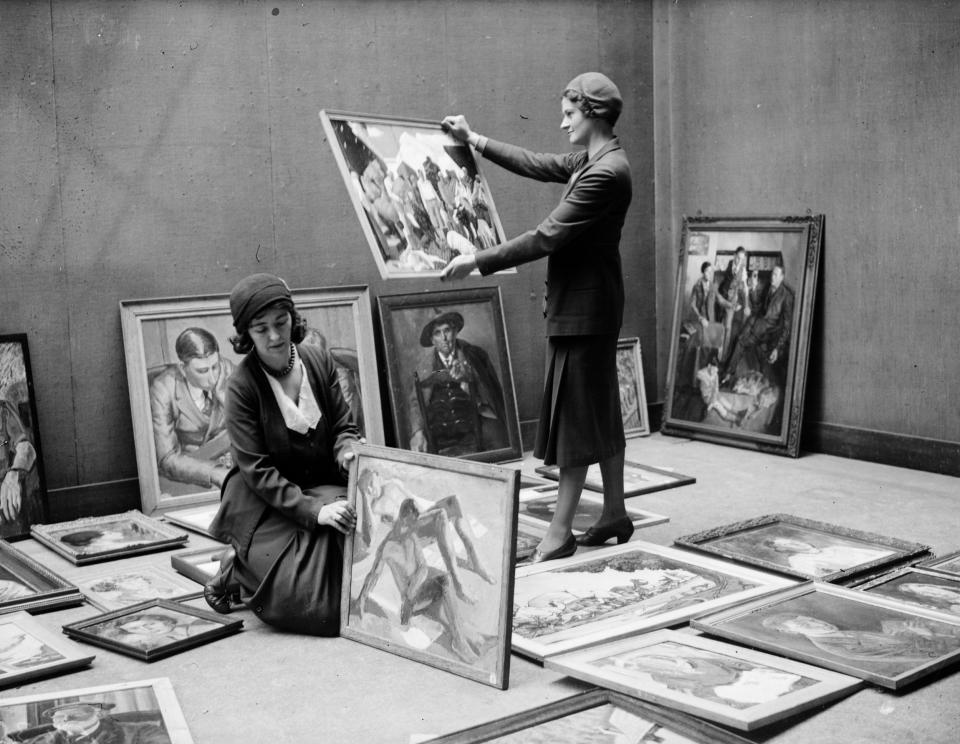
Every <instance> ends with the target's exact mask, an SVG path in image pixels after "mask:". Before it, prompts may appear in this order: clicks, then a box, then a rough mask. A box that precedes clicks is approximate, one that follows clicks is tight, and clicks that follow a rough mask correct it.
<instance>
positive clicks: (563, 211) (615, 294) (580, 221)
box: [476, 138, 632, 336]
mask: <svg viewBox="0 0 960 744" xmlns="http://www.w3.org/2000/svg"><path fill="white" fill-rule="evenodd" d="M483 156H484V157H485V158H487V159H489V160H492V161H493V162H495V163H497V164H498V165H501V166H503V167H504V168H506V169H508V170H510V171H513V172H514V173H517V174H519V175H521V176H526V177H528V178H534V179H536V180H539V181H554V182H558V183H563V182H567V188H566V190H565V191H564V194H563V198H562V199H561V200H560V203H559V204H558V205H557V206H556V207H555V208H554V210H553V211H552V212H551V213H550V214H549V216H548V217H547V218H546V219H545V220H543V222H541V223H540V224H539V225H538V226H537V227H536V228H535V229H534V230H530V231H528V232H525V233H523V234H522V235H519V236H517V237H515V238H513V239H512V240H508V241H507V242H505V243H501V244H500V245H497V246H494V247H493V248H488V249H486V250H483V251H479V252H478V253H477V254H476V257H477V267H478V268H479V269H480V273H481V274H484V275H486V274H491V273H493V272H495V271H500V270H502V269H506V268H510V267H513V266H517V265H519V264H523V263H527V262H529V261H534V260H536V259H538V258H543V257H544V256H547V257H549V258H548V261H547V291H546V297H545V300H544V315H545V316H546V319H547V335H548V336H575V335H600V334H617V333H619V332H620V325H621V322H622V320H623V273H622V269H621V264H620V232H621V230H622V228H623V222H624V219H625V218H626V213H627V208H628V207H629V206H630V199H631V196H632V186H631V180H630V164H629V162H628V161H627V156H626V154H625V153H624V151H623V149H622V148H621V147H620V144H619V141H618V140H617V139H616V138H614V139H613V140H611V141H610V142H608V143H607V144H606V145H604V147H603V148H602V149H601V150H600V151H599V152H598V153H597V154H596V155H595V156H594V157H593V158H591V159H588V158H587V153H586V152H585V151H579V152H572V153H567V154H564V155H550V154H543V153H535V152H531V151H529V150H525V149H523V148H520V147H515V146H513V145H508V144H504V143H502V142H496V141H494V140H487V143H486V146H485V147H484V150H483ZM574 174H576V175H574ZM571 176H573V178H571Z"/></svg>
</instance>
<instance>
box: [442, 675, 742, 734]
mask: <svg viewBox="0 0 960 744" xmlns="http://www.w3.org/2000/svg"><path fill="white" fill-rule="evenodd" d="M518 737H527V738H518ZM600 737H603V738H602V739H601V738H600ZM501 740H503V741H504V742H506V741H509V742H520V741H530V742H551V744H582V742H584V741H591V742H593V741H611V742H613V741H624V742H626V741H631V742H657V741H660V742H676V743H677V744H688V743H689V744H749V742H748V740H747V739H744V738H743V737H741V736H738V735H737V734H735V733H733V732H732V731H727V730H726V729H723V728H720V727H718V726H714V725H713V724H710V723H707V722H706V721H702V720H700V719H698V718H692V717H690V716H685V715H683V714H681V713H676V712H674V711H672V710H668V709H666V708H663V707H661V706H659V705H650V704H649V703H645V702H643V701H641V700H637V699H636V698H634V697H630V696H629V695H624V694H622V693H619V692H614V691H613V690H601V689H593V690H587V691H586V692H581V693H578V694H576V695H571V696H570V697H566V698H562V699H560V700H555V701H553V702H551V703H547V704H545V705H542V706H540V707H539V708H534V709H532V710H526V711H523V712H521V713H515V714H513V715H510V716H505V717H503V718H498V719H497V720H495V721H490V722H488V723H481V724H479V725H477V726H471V727H470V728H466V729H461V730H460V731H454V732H453V733H449V734H446V735H444V736H438V737H436V738H433V739H430V742H431V744H479V742H486V741H494V742H495V741H501Z"/></svg>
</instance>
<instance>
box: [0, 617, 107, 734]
mask: <svg viewBox="0 0 960 744" xmlns="http://www.w3.org/2000/svg"><path fill="white" fill-rule="evenodd" d="M93 658H94V657H93V655H92V654H88V653H85V652H84V650H83V649H81V648H80V647H79V646H77V644H75V643H73V642H72V641H68V640H67V639H66V638H64V637H63V635H62V634H60V633H52V632H51V631H49V630H47V629H46V628H44V627H43V626H42V625H40V623H38V622H37V621H36V620H34V619H33V618H32V617H30V615H29V614H28V613H26V612H12V613H10V614H8V615H3V616H0V687H12V686H14V685H22V684H23V683H24V682H29V681H32V680H34V679H38V678H40V677H52V676H56V675H58V674H63V673H65V672H72V671H74V670H75V669H81V668H83V667H87V666H90V662H91V661H93ZM0 731H2V729H0Z"/></svg>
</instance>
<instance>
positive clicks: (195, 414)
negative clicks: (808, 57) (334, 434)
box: [120, 286, 383, 515]
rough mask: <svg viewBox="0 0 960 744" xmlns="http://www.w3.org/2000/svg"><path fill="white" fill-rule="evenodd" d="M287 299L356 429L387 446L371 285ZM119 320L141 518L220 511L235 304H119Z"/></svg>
mask: <svg viewBox="0 0 960 744" xmlns="http://www.w3.org/2000/svg"><path fill="white" fill-rule="evenodd" d="M291 294H292V296H293V302H294V305H295V306H296V309H297V312H298V313H300V315H301V316H302V317H303V318H304V319H305V320H306V322H307V327H308V331H307V337H306V338H305V339H304V341H303V343H304V344H311V345H314V346H320V347H322V348H324V349H326V350H327V352H329V354H330V356H331V357H332V359H333V362H334V364H335V366H336V368H337V378H338V380H339V382H340V387H341V390H342V391H343V395H344V398H345V399H346V401H347V404H348V405H349V406H350V411H351V415H352V417H353V420H354V422H355V423H356V424H357V426H358V427H359V428H360V430H361V432H362V433H363V435H364V436H365V437H366V438H367V440H368V441H370V442H373V443H376V444H382V443H383V418H382V416H383V414H382V411H381V409H380V382H379V380H378V378H377V361H376V352H375V350H374V340H373V320H372V315H371V307H370V296H369V292H368V290H367V288H366V286H344V287H332V288H319V289H295V290H292V292H291ZM120 321H121V325H122V329H123V347H124V352H125V354H126V365H127V385H128V387H129V391H130V413H131V415H132V418H133V436H134V444H135V445H136V452H137V473H138V476H139V479H140V498H141V501H142V508H143V511H144V513H146V514H148V515H154V514H156V513H159V512H166V511H168V510H170V509H175V508H176V509H179V508H183V507H188V506H194V505H198V504H209V503H213V502H216V501H217V500H218V499H219V498H220V485H221V484H222V482H223V479H224V477H225V476H226V474H227V472H229V470H230V467H231V466H232V465H233V458H232V454H231V453H230V441H229V438H228V436H227V429H226V421H225V416H224V411H225V402H226V385H227V379H228V378H229V377H230V374H231V373H232V372H233V370H234V369H235V368H236V365H237V364H239V363H240V361H241V359H242V356H240V355H238V354H236V353H235V352H234V351H233V347H232V345H231V343H230V338H231V337H232V336H233V335H234V334H235V331H234V328H233V318H232V316H231V315H230V305H229V296H228V295H226V294H223V295H204V296H195V297H182V298H170V299H157V300H123V301H122V302H121V303H120ZM197 390H202V391H203V393H204V394H203V398H202V399H200V398H199V397H198V396H195V391H197ZM191 391H194V392H191Z"/></svg>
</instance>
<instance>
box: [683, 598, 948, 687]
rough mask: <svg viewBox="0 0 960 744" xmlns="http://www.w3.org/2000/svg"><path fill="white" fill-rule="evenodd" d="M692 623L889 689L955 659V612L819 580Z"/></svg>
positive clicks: (902, 685)
mask: <svg viewBox="0 0 960 744" xmlns="http://www.w3.org/2000/svg"><path fill="white" fill-rule="evenodd" d="M690 624H691V625H692V626H693V627H694V628H696V629H697V630H701V631H703V632H704V633H708V634H710V635H714V636H719V637H721V638H725V639H727V640H730V641H734V642H736V643H741V644H743V645H745V646H750V647H753V648H758V649H762V650H764V651H770V652H771V653H775V654H779V655H780V656H786V657H788V658H791V659H796V660H798V661H803V662H806V663H808V664H816V665H817V666H820V667H823V668H825V669H832V670H833V671H835V672H840V673H841V674H849V675H851V676H854V677H859V678H860V679H864V680H866V681H868V682H871V683H872V684H875V685H879V686H881V687H886V688H889V689H891V690H897V689H900V688H901V687H904V686H906V685H908V684H910V683H912V682H915V681H917V680H919V679H921V678H923V677H926V676H928V675H931V674H933V673H934V672H937V671H939V670H941V669H943V668H945V667H947V666H951V665H953V664H955V663H956V662H957V661H960V617H956V616H953V615H948V614H946V613H943V612H933V611H931V610H927V609H924V608H921V607H915V606H912V605H908V604H906V603H904V602H900V601H894V600H891V599H888V598H886V597H882V596H880V595H879V594H875V593H871V592H862V591H857V590H856V589H850V588H848V587H841V586H835V585H833V584H827V583H824V582H822V581H809V582H805V583H803V584H801V585H799V586H797V587H793V588H791V589H785V590H783V591H780V592H776V593H775V594H771V595H770V596H767V597H763V598H762V599H757V600H754V601H750V602H744V603H741V604H739V605H737V606H736V607H733V608H730V609H726V610H722V611H718V612H716V613H713V614H707V615H702V616H700V617H696V618H694V619H693V620H691V623H690Z"/></svg>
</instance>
